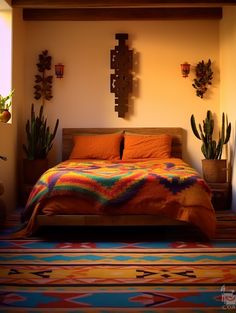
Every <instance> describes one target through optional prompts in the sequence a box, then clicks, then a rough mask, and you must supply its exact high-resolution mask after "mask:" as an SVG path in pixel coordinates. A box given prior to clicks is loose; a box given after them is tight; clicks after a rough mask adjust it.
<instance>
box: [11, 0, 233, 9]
mask: <svg viewBox="0 0 236 313" xmlns="http://www.w3.org/2000/svg"><path fill="white" fill-rule="evenodd" d="M11 3H12V7H21V8H108V7H109V8H113V7H123V8H127V7H147V8H148V7H166V6H174V7H176V6H194V7H197V6H204V7H205V6H224V5H236V0H232V1H227V0H226V1H220V0H210V1H205V2H204V1H201V0H182V1H177V0H103V1H102V0H12V1H11Z"/></svg>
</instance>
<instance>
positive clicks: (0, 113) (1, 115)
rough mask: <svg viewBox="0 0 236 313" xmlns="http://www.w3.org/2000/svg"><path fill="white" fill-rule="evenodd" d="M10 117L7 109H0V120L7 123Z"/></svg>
mask: <svg viewBox="0 0 236 313" xmlns="http://www.w3.org/2000/svg"><path fill="white" fill-rule="evenodd" d="M10 118H11V113H10V112H9V111H8V110H7V109H1V110H0V121H1V122H3V123H7V122H8V121H9V120H10Z"/></svg>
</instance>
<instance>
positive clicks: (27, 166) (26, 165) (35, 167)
mask: <svg viewBox="0 0 236 313" xmlns="http://www.w3.org/2000/svg"><path fill="white" fill-rule="evenodd" d="M47 169H48V159H37V160H28V159H24V160H23V178H24V183H25V184H30V185H33V184H35V183H36V182H37V180H38V179H39V177H40V176H41V175H42V174H43V173H44V172H45V171H46V170H47Z"/></svg>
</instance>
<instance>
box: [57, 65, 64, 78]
mask: <svg viewBox="0 0 236 313" xmlns="http://www.w3.org/2000/svg"><path fill="white" fill-rule="evenodd" d="M55 74H56V77H57V78H63V76H64V65H63V64H61V63H58V64H56V65H55Z"/></svg>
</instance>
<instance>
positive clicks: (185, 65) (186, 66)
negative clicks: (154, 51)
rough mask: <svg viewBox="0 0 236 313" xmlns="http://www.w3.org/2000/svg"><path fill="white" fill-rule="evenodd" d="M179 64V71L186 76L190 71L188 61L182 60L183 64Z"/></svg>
mask: <svg viewBox="0 0 236 313" xmlns="http://www.w3.org/2000/svg"><path fill="white" fill-rule="evenodd" d="M180 66H181V73H182V76H183V77H185V78H186V77H188V74H189V72H190V66H191V65H190V64H189V63H188V62H184V63H183V64H180Z"/></svg>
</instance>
